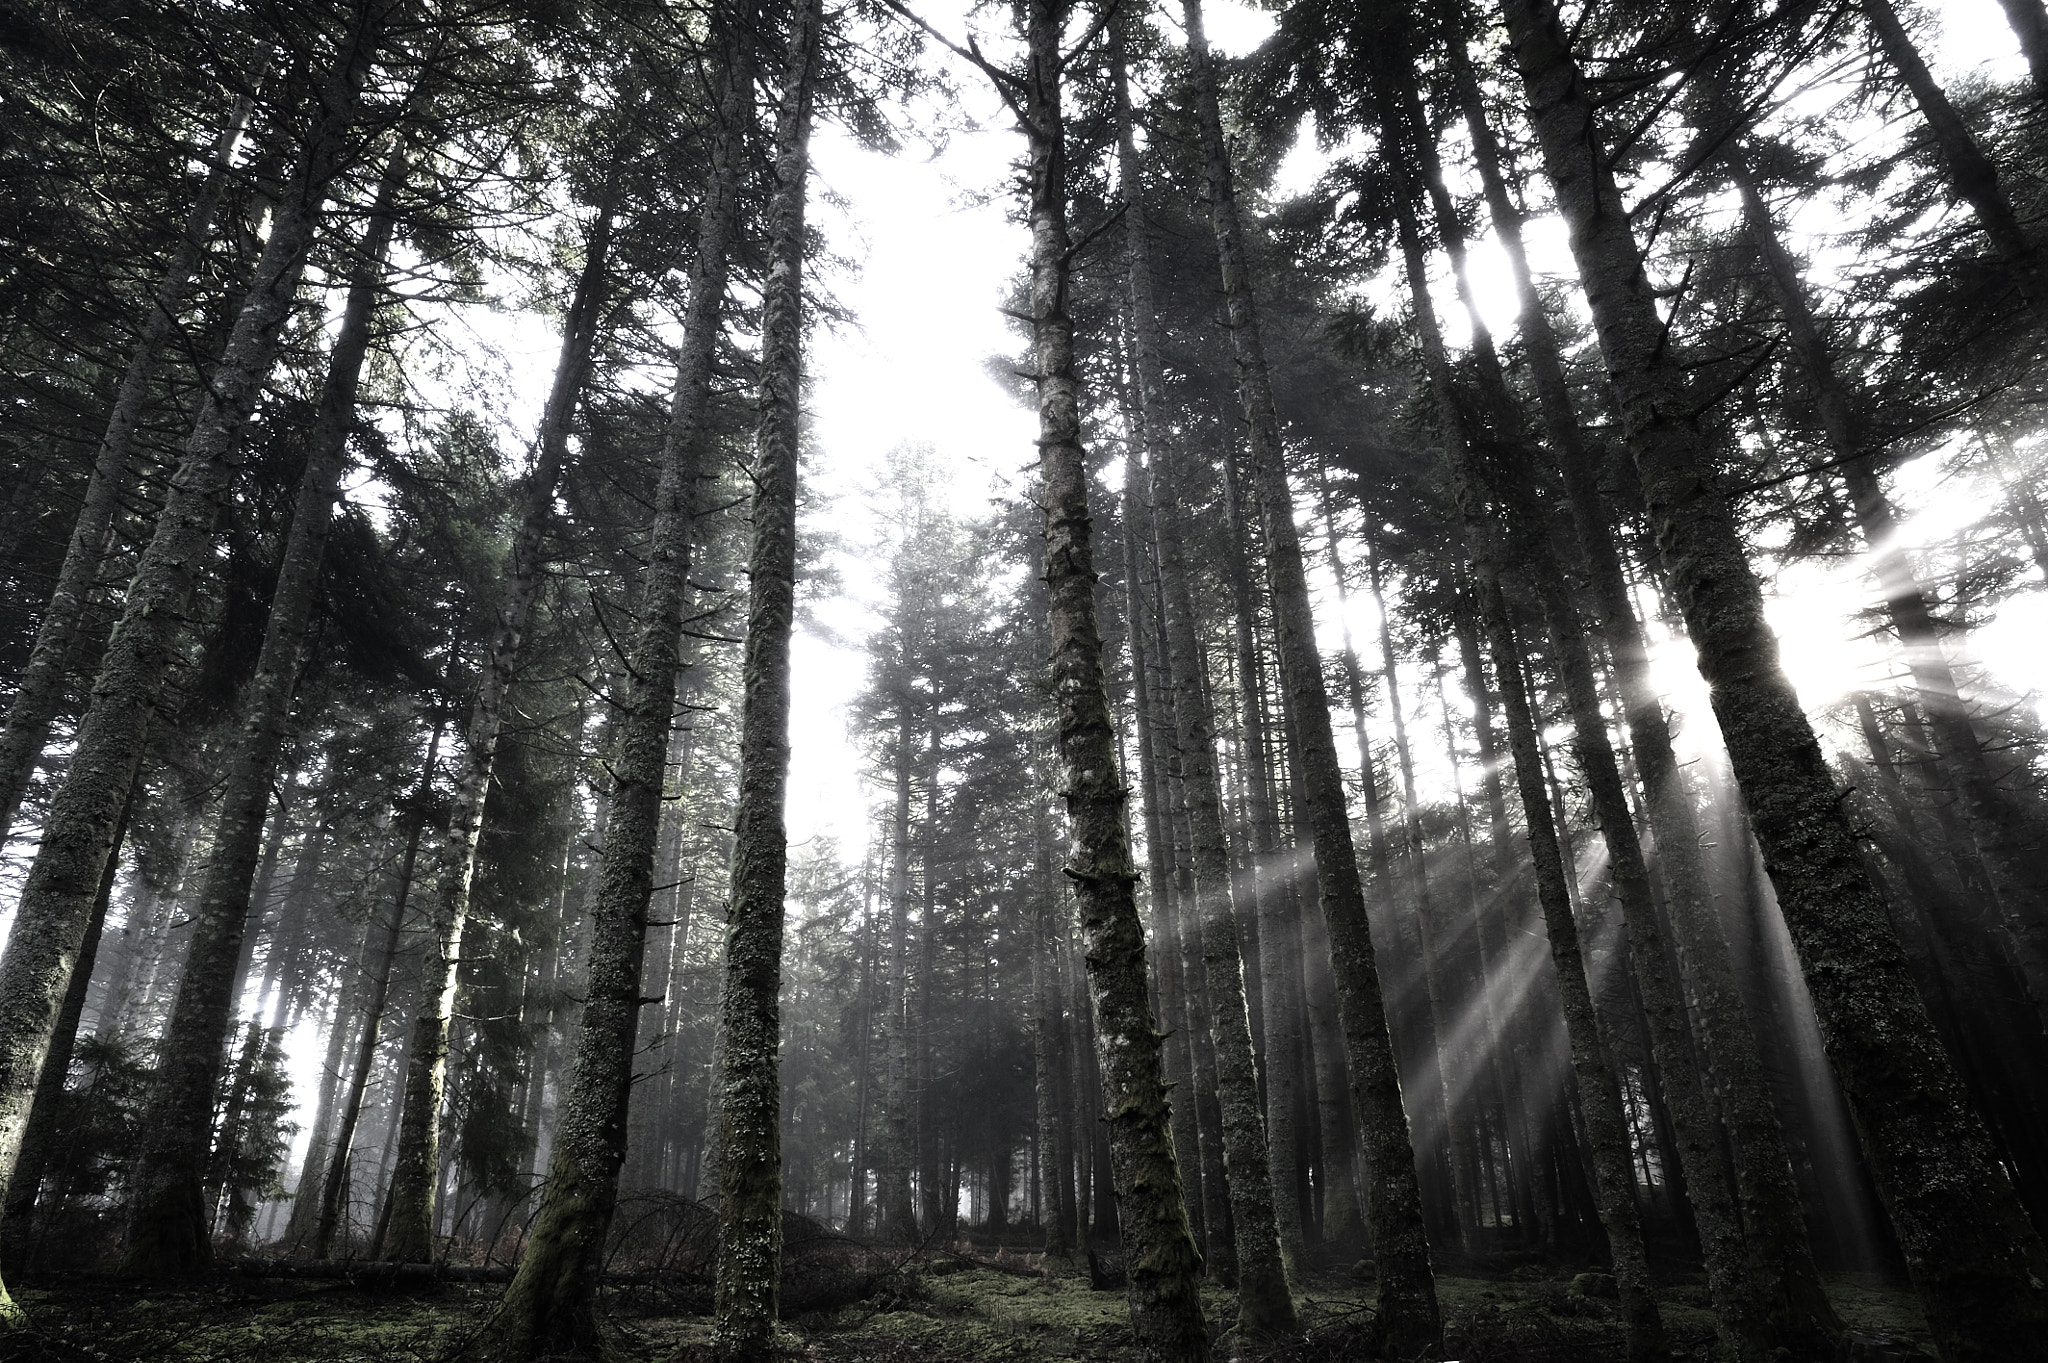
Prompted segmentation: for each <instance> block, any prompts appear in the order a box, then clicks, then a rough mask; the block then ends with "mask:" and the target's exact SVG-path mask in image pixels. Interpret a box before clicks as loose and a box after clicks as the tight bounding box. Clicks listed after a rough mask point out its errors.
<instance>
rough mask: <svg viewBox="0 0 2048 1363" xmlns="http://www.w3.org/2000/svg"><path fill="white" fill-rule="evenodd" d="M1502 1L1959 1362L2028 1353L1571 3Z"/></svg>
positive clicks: (1809, 937)
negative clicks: (1648, 251)
mask: <svg viewBox="0 0 2048 1363" xmlns="http://www.w3.org/2000/svg"><path fill="white" fill-rule="evenodd" d="M1503 8H1504V10H1505V13H1506V16H1507V19H1508V27H1509V33H1510V37H1511V41H1512V44H1513V48H1514V55H1515V59H1516V62H1517V65H1518V66H1519V68H1520V70H1521V74H1522V79H1523V82H1524V84H1525V86H1526V87H1527V89H1528V96H1529V106H1530V109H1531V111H1532V121H1533V123H1534V126H1535V131H1536V134H1537V140H1538V142H1539V143H1540V145H1541V146H1542V149H1543V154H1544V160H1545V162H1546V165H1547V167H1548V170H1549V173H1550V178H1551V180H1552V182H1553V184H1554V185H1555V186H1556V190H1557V198H1558V205H1559V209H1560V211H1561V212H1562V213H1563V215H1564V217H1565V219H1566V222H1567V224H1568V225H1569V227H1570V229H1571V239H1572V251H1573V254H1574V256H1575V257H1576V259H1577V262H1578V266H1579V271H1580V274H1581V276H1582V278H1583V279H1584V281H1585V284H1586V290H1587V295H1588V298H1589V301H1590V302H1591V304H1592V311H1593V319H1594V325H1595V328H1596V331H1597V333H1598V335H1599V339H1600V346H1601V351H1602V353H1603V355H1604V356H1605V358H1606V361H1607V368H1608V371H1609V373H1610V374H1611V375H1612V378H1613V383H1614V389H1615V394H1616V398H1617V401H1618V404H1619V407H1620V411H1621V415H1622V423H1623V428H1624V431H1625V433H1626V435H1627V437H1628V443H1629V447H1630V451H1631V453H1632V454H1633V456H1634V458H1635V463H1636V468H1637V471H1638V473H1639V474H1640V476H1641V479H1642V484H1643V493H1644V501H1645V505H1646V507H1647V509H1648V512H1649V516H1650V520H1651V524H1652V525H1653V527H1654V528H1655V530H1656V533H1657V539H1658V547H1659V549H1660V551H1661V553H1662V556H1663V559H1664V563H1665V565H1666V568H1667V570H1668V571H1669V573H1670V574H1671V578H1672V581H1673V583H1674V585H1675V586H1676V588H1677V591H1678V598H1679V606H1680V609H1681V611H1682V613H1683V615H1684V617H1685V621H1686V625H1687V628H1688V629H1689V630H1690V632H1691V634H1692V638H1693V642H1694V645H1695V647H1696V648H1697V649H1698V652H1699V666H1700V672H1701V674H1702V675H1703V676H1704V677H1705V678H1706V680H1707V683H1708V685H1709V687H1710V688H1711V694H1712V697H1713V705H1714V712H1715V715H1716V717H1717V718H1718V719H1719V720H1720V724H1721V732H1722V736H1723V737H1724V738H1725V739H1726V741H1727V745H1728V752H1729V757H1730V759H1731V762H1732V765H1733V767H1734V771H1735V776H1736V780H1737V782H1738V784H1739V785H1740V787H1741V789H1742V793H1743V796H1744V798H1745V800H1746V802H1747V804H1748V807H1749V811H1750V822H1751V826H1752V828H1753V829H1754V830H1755V832H1756V835H1757V840H1758V842H1759V843H1760V844H1761V845H1762V847H1763V852H1764V858H1765V865H1766V869H1767V870H1768V872H1769V874H1770V876H1771V880H1772V883H1773V885H1774V886H1775V887H1776V890H1777V893H1778V900H1779V904H1780V907H1781V908H1782V910H1783V912H1784V916H1785V921H1786V926H1787V927H1788V928H1789V929H1790V931H1791V935H1792V940H1793V943H1794V945H1795V946H1796V947H1797V949H1798V951H1799V955H1800V960H1801V963H1802V966H1803V967H1804V973H1805V976H1806V980H1807V985H1808V988H1809V991H1810V993H1811V995H1812V998H1813V1002H1814V1009H1815V1012H1816V1014H1817V1015H1818V1017H1819V1020H1820V1025H1821V1029H1822V1035H1823V1037H1824V1038H1825V1040H1826V1043H1827V1050H1828V1054H1829V1057H1830V1059H1831V1060H1832V1061H1833V1063H1834V1066H1835V1072H1836V1074H1837V1076H1838V1078H1839V1079H1840V1080H1841V1084H1842V1089H1843V1093H1844V1095H1845V1096H1846V1098H1847V1099H1848V1102H1849V1105H1850V1109H1851V1111H1852V1112H1853V1114H1854V1115H1855V1118H1856V1124H1857V1129H1858V1133H1859V1135H1860V1136H1861V1137H1862V1143H1863V1146H1864V1150H1865V1153H1866V1155H1867V1156H1868V1158H1869V1160H1870V1165H1871V1171H1872V1173H1873V1175H1874V1177H1875V1179H1876V1181H1877V1184H1878V1187H1879V1190H1880V1193H1881V1194H1882V1196H1883V1198H1884V1201H1885V1205H1886V1209H1887V1211H1888V1212H1889V1213H1890V1216H1891V1219H1892V1223H1893V1226H1894V1228H1895V1229H1896V1230H1897V1232H1898V1237H1899V1243H1900V1248H1901V1250H1902V1251H1903V1253H1904V1255H1905V1258H1906V1261H1907V1265H1908V1268H1909V1270H1910V1271H1911V1273H1912V1276H1913V1280H1914V1284H1915V1286H1916V1288H1917V1289H1918V1291H1919V1293H1920V1296H1921V1300H1922V1302H1923V1304H1924V1305H1925V1307H1926V1310H1927V1315H1928V1321H1929V1325H1930V1327H1931V1329H1932V1330H1933V1333H1934V1335H1935V1338H1936V1340H1937V1342H1938V1343H1939V1345H1940V1347H1941V1348H1942V1349H1943V1351H1944V1355H1945V1356H1946V1357H1948V1358H1949V1359H1950V1360H1951V1363H1955V1360H1962V1359H1977V1358H1982V1359H1992V1358H2010V1357H2019V1356H2023V1355H2024V1354H2025V1353H2027V1352H2028V1351H2030V1350H2032V1349H2033V1348H2035V1346H2036V1345H2037V1344H2038V1342H2039V1338H2040V1332H2041V1330H2042V1329H2043V1328H2044V1327H2048V1248H2044V1246H2043V1245H2042V1241H2041V1237H2040V1235H2039V1234H2038V1233H2037V1232H2036V1231H2035V1230H2034V1229H2033V1227H2032V1226H2031V1225H2030V1224H2029V1223H2028V1221H2027V1219H2026V1215H2025V1213H2024V1212H2023V1211H2022V1210H2021V1208H2020V1205H2019V1202H2018V1199H2017V1197H2016V1196H2015V1194H2014V1192H2013V1189H2012V1184H2011V1182H2010V1180H2009V1179H2008V1177H2007V1175H2006V1173H2005V1171H2004V1170H2003V1169H2002V1168H2001V1167H2000V1166H1999V1165H1998V1163H1997V1161H1996V1159H1995V1157H1994V1156H1993V1154H1992V1151H1991V1148H1990V1139H1989V1136H1988V1134H1987V1133H1986V1131H1985V1129H1984V1126H1983V1124H1982V1122H1981V1120H1980V1119H1979V1118H1978V1117H1977V1115H1976V1114H1975V1113H1974V1112H1973V1111H1971V1110H1970V1108H1969V1106H1968V1102H1967V1099H1966V1098H1965V1096H1964V1093H1963V1091H1962V1087H1961V1084H1960V1083H1959V1082H1958V1080H1957V1078H1956V1075H1955V1072H1954V1069H1953V1067H1952V1066H1951V1064H1950V1062H1949V1060H1948V1057H1947V1055H1946V1054H1945V1052H1944V1051H1943V1049H1942V1046H1941V1041H1940V1038H1939V1037H1938V1036H1937V1035H1936V1033H1935V1030H1934V1025H1933V1023H1932V1022H1931V1021H1930V1020H1929V1018H1928V1015H1927V1011H1926V1008H1925V1006H1924V1005H1923V1004H1922V1003H1921V1001H1920V999H1919V996H1918V995H1917V994H1916V993H1915V991H1914V988H1913V982H1912V977H1911V974H1910V972H1909V970H1908V967H1907V963H1906V957H1905V953H1904V951H1903V950H1902V949H1901V948H1900V946H1899V943H1898V938H1897V937H1896V935H1895V934H1894V933H1893V931H1892V928H1891V924H1890V922H1889V920H1888V918H1887V916H1886V910H1885V904H1884V900H1883V897H1882V895H1881V893H1880V892H1879V890H1878V888H1877V887H1876V885H1875V884H1873V883H1872V881H1871V879H1870V877H1869V873H1868V871H1867V870H1866V868H1865V866H1864V864H1863V861H1862V859H1861V855H1860V850H1859V848H1858V847H1857V844H1856V838H1855V833H1854V830H1853V829H1851V827H1850V826H1849V822H1848V818H1847V816H1846V814H1845V812H1844V810H1843V809H1842V806H1841V802H1840V797H1839V792H1838V790H1837V788H1836V786H1835V782H1834V778H1833V776H1832V774H1831V773H1830V772H1829V771H1828V768H1827V764H1826V761H1825V759H1824V758H1823V757H1822V755H1821V750H1820V744H1819V742H1818V741H1817V740H1816V739H1815V737H1814V734H1813V729H1812V727H1811V725H1810V724H1809V723H1808V722H1807V718H1806V715H1805V712H1804V711H1803V710H1801V709H1800V707H1799V700H1798V697H1797V695H1795V694H1794V692H1793V690H1792V685H1791V683H1790V682H1789V681H1788V680H1787V679H1786V677H1785V674H1784V672H1783V670H1782V669H1781V668H1780V667H1779V666H1778V652H1777V640H1776V638H1775V637H1774V636H1773V635H1772V633H1771V630H1770V626H1769V625H1768V624H1767V623H1766V621H1765V619H1764V610H1763V594H1762V590H1761V588H1760V587H1759V585H1758V583H1757V579H1756V576H1755V574H1754V572H1753V571H1752V570H1751V568H1750V565H1749V561H1748V558H1747V554H1746V550H1745V549H1744V546H1743V543H1742V539H1741V535H1740V532H1739V529H1738V527H1737V525H1736V521H1735V515H1734V511H1733V508H1732V507H1731V506H1730V505H1729V503H1728V502H1727V500H1726V499H1725V498H1724V497H1723V496H1722V495H1721V494H1720V493H1719V492H1718V491H1717V490H1716V485H1715V482H1714V479H1713V477H1712V468H1713V459H1712V453H1711V450H1710V448H1709V445H1708V442H1707V439H1706V436H1705V435H1704V433H1703V432H1702V431H1701V430H1700V428H1699V427H1698V426H1697V425H1696V424H1695V423H1694V421H1693V420H1692V418H1691V416H1690V413H1691V412H1692V411H1693V410H1694V404H1693V402H1692V399H1691V395H1690V393H1689V391H1688V385H1687V381H1686V377H1685V373H1684V371H1683V369H1682V368H1681V367H1680V365H1681V360H1680V359H1679V357H1677V356H1675V355H1674V354H1673V353H1672V352H1671V350H1670V347H1669V345H1668V336H1667V331H1666V327H1665V324H1664V322H1663V319H1662V318H1661V316H1660V314H1659V311H1658V307H1657V300H1656V295H1655V290H1654V289H1653V287H1652V285H1651V284H1650V281H1649V278H1648V275H1647V274H1646V273H1645V271H1644V268H1643V260H1642V254H1641V250H1640V248H1639V247H1638V245H1637V243H1636V240H1635V236H1634V232H1633V229H1632V228H1631V226H1630V224H1629V219H1628V214H1627V212H1626V210H1625V209H1624V208H1623V206H1622V204H1621V199H1620V194H1619V192H1618V190H1617V189H1616V188H1615V185H1614V182H1613V179H1612V173H1611V168H1610V167H1609V165H1608V163H1607V162H1606V161H1605V160H1604V159H1603V156H1604V154H1603V152H1602V150H1601V144H1602V139H1601V137H1600V135H1599V128H1598V124H1597V121H1596V116H1595V113H1594V106H1593V101H1592V98H1591V95H1590V93H1589V91H1588V88H1587V86H1586V84H1585V81H1584V78H1583V76H1582V75H1581V73H1580V71H1579V68H1578V63H1577V61H1576V60H1575V58H1574V57H1573V55H1572V52H1571V48H1570V46H1569V43H1568V41H1567V40H1566V38H1565V35H1564V30H1563V27H1562V25H1561V24H1560V22H1559V20H1558V15H1557V11H1556V9H1555V7H1554V5H1553V4H1552V3H1551V0H1504V5H1503ZM1930 1151H1940V1152H1941V1154H1940V1156H1939V1158H1932V1157H1930V1156H1929V1154H1928V1152H1930Z"/></svg>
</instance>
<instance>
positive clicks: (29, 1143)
mask: <svg viewBox="0 0 2048 1363" xmlns="http://www.w3.org/2000/svg"><path fill="white" fill-rule="evenodd" d="M134 807H135V797H134V795H133V793H132V792H131V793H130V795H129V798H128V800H127V802H126V803H124V804H123V805H122V806H121V817H120V820H119V821H118V822H117V823H116V824H115V825H114V847H113V851H112V852H111V853H110V854H109V855H108V857H107V868H106V870H104V871H102V872H101V873H100V892H99V897H98V898H97V899H95V900H94V901H93V905H92V921H91V922H89V923H87V924H86V928H85V940H84V942H83V943H81V944H80V946H79V948H78V964H77V965H76V966H74V967H73V968H72V971H71V984H70V986H69V987H68V988H67V989H66V990H65V991H64V1006H63V1008H62V1009H60V1010H59V1011H58V1013H57V1028H56V1032H55V1034H54V1035H53V1036H52V1037H51V1038H50V1050H49V1053H48V1054H47V1055H45V1056H44V1057H43V1072H42V1075H41V1077H40V1078H39V1079H38V1080H37V1081H36V1100H35V1107H34V1108H33V1110H31V1112H30V1113H29V1119H28V1128H27V1129H26V1130H25V1131H24V1132H23V1133H22V1137H21V1152H20V1153H19V1154H18V1155H16V1156H15V1160H14V1171H13V1174H12V1176H11V1178H10V1181H9V1182H8V1185H7V1215H6V1218H5V1220H0V1261H4V1263H5V1266H6V1270H7V1271H8V1272H9V1273H19V1272H21V1271H22V1269H24V1268H25V1267H26V1266H27V1264H26V1260H27V1258H28V1246H29V1219H30V1217H32V1216H33V1215H34V1214H35V1209H36V1199H37V1197H38V1195H39V1194H40V1193H41V1192H42V1187H43V1172H44V1170H45V1169H47V1168H48V1167H49V1163H50V1157H51V1156H52V1155H55V1154H56V1153H57V1152H58V1148H59V1146H60V1143H61V1142H62V1141H63V1139H64V1133H63V1131H62V1130H61V1129H60V1127H61V1123H62V1122H63V1114H62V1107H63V1098H64V1085H65V1081H66V1080H67V1079H69V1078H70V1075H71V1057H72V1054H73V1052H74V1050H75V1049H76V1047H77V1045H78V1024H79V1021H80V1019H82V1018H83V1017H84V1016H85V996H86V993H87V991H88V990H89V988H90V987H91V985H92V967H93V962H94V960H95V959H96V958H97V957H98V955H99V949H100V940H101V934H102V933H103V932H104V931H105V929H106V925H107V905H108V904H109V903H110V902H111V901H112V900H113V897H114V879H115V876H116V873H118V872H119V870H120V869H121V866H120V862H121V842H122V839H124V838H125V837H127V835H128V816H129V815H130V814H131V813H133V812H134Z"/></svg>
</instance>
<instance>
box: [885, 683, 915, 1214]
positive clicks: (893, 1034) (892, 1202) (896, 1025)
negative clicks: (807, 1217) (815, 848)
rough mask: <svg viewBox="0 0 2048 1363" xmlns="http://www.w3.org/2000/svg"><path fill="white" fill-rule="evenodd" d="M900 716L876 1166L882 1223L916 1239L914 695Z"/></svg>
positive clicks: (898, 718)
mask: <svg viewBox="0 0 2048 1363" xmlns="http://www.w3.org/2000/svg"><path fill="white" fill-rule="evenodd" d="M902 706H903V709H902V713H901V714H900V715H899V716H898V717H897V725H896V753H895V778H896V785H895V806H894V813H893V815H892V819H891V823H890V835H889V948H888V950H889V964H888V969H887V970H885V971H883V972H882V990H883V994H884V1007H883V1012H882V1065H883V1080H882V1140H881V1151H880V1154H879V1158H878V1159H877V1161H876V1170H875V1201H876V1203H877V1204H878V1205H877V1208H876V1215H877V1218H878V1222H877V1229H878V1230H879V1231H880V1232H881V1234H882V1235H883V1236H884V1237H885V1238H888V1239H893V1240H898V1241H901V1242H903V1243H905V1244H910V1243H914V1242H915V1241H916V1239H917V1208H916V1205H915V1204H914V1203H913V1202H912V1201H911V1199H910V1033H909V1016H908V1013H907V1011H906V1006H907V1001H908V999H909V983H910V978H909V960H910V957H909V948H910V941H909V938H910V757H911V750H910V728H911V713H910V698H909V696H908V695H907V694H906V695H905V696H904V697H903V698H902Z"/></svg>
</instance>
